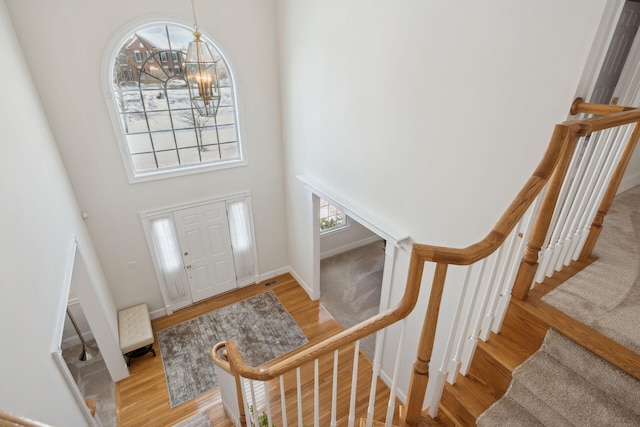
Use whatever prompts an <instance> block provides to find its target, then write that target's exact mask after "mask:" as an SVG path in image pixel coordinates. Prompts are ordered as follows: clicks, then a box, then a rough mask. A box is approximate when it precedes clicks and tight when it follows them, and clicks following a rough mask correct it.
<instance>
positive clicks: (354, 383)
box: [349, 340, 360, 427]
mask: <svg viewBox="0 0 640 427" xmlns="http://www.w3.org/2000/svg"><path fill="white" fill-rule="evenodd" d="M359 356H360V340H358V341H356V344H355V347H354V350H353V373H352V374H351V398H350V400H349V427H353V425H354V423H355V421H356V388H357V387H358V358H359Z"/></svg>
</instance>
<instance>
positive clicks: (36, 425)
mask: <svg viewBox="0 0 640 427" xmlns="http://www.w3.org/2000/svg"><path fill="white" fill-rule="evenodd" d="M7 423H11V424H7ZM0 425H11V426H22V427H51V426H50V425H49V424H44V423H41V422H38V421H33V420H30V419H28V418H24V417H18V416H17V415H12V414H9V413H8V412H4V411H0Z"/></svg>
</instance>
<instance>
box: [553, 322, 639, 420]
mask: <svg viewBox="0 0 640 427" xmlns="http://www.w3.org/2000/svg"><path fill="white" fill-rule="evenodd" d="M549 334H550V335H552V338H553V339H548V340H545V341H544V342H543V344H542V347H541V350H543V351H544V352H546V353H547V354H550V355H551V356H553V357H554V358H555V359H557V360H558V361H559V362H560V363H562V364H564V365H565V366H567V367H568V368H570V369H571V370H573V371H574V372H575V373H577V374H578V375H580V376H581V377H583V378H584V379H585V380H587V381H589V382H591V383H593V384H597V385H598V387H599V388H600V390H602V391H603V392H604V393H605V394H606V395H607V396H608V397H609V398H610V399H612V400H613V401H615V402H617V403H618V405H620V406H623V407H625V408H626V409H628V410H629V411H631V412H633V413H634V414H636V415H640V386H639V384H638V381H637V380H636V379H635V378H633V377H632V376H631V375H629V374H627V373H626V372H624V371H622V370H620V369H618V368H616V367H615V366H614V365H612V364H610V363H609V362H607V361H605V360H603V359H601V358H600V357H598V356H596V355H595V354H593V353H592V352H590V351H589V350H587V349H586V348H584V347H582V346H580V345H578V344H576V343H575V342H573V341H572V340H570V339H569V338H567V337H565V336H564V335H562V334H560V333H559V332H557V331H555V330H554V329H551V330H549ZM577 355H578V356H577Z"/></svg>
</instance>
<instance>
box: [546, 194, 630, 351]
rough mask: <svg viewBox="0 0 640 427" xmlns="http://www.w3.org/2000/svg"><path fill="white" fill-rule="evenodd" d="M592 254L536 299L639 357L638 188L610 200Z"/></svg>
mask: <svg viewBox="0 0 640 427" xmlns="http://www.w3.org/2000/svg"><path fill="white" fill-rule="evenodd" d="M594 254H595V255H597V256H598V257H599V259H598V260H597V261H596V262H594V263H593V264H591V265H590V266H588V267H587V268H585V269H584V270H583V271H581V272H579V273H578V274H576V275H575V276H573V277H572V278H571V279H569V280H568V281H566V282H565V283H564V284H562V285H561V286H559V287H558V288H556V289H555V290H554V291H552V292H550V293H549V294H547V295H546V296H545V297H544V298H543V299H542V300H543V301H544V302H546V303H548V304H550V305H552V306H554V307H556V308H557V309H559V310H561V311H562V312H564V313H566V314H568V315H570V316H571V317H573V318H575V319H577V320H579V321H581V322H582V323H584V324H586V325H588V326H590V327H591V328H593V329H595V330H597V331H599V332H600V333H602V334H603V335H606V336H608V337H610V338H611V339H613V340H615V341H617V342H619V343H620V344H622V345H624V346H625V347H627V348H630V349H632V350H633V351H635V352H636V353H640V327H639V326H640V186H637V187H634V188H632V189H630V190H628V191H626V192H624V193H622V194H620V195H618V196H617V197H616V199H615V200H614V203H613V204H612V206H611V209H610V210H609V213H608V214H607V216H606V217H605V221H604V227H603V229H602V232H601V233H600V238H599V239H598V242H597V244H596V246H595V248H594Z"/></svg>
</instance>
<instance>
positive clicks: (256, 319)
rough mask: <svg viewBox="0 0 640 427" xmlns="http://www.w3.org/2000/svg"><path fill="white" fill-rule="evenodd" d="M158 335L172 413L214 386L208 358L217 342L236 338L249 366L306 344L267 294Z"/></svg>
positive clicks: (286, 313)
mask: <svg viewBox="0 0 640 427" xmlns="http://www.w3.org/2000/svg"><path fill="white" fill-rule="evenodd" d="M157 336H158V343H159V346H160V354H161V356H162V363H163V364H164V372H165V376H166V378H167V387H168V388H169V401H170V404H171V407H172V408H174V407H176V406H178V405H180V404H182V403H184V402H186V401H188V400H190V399H193V398H194V397H196V396H199V395H200V394H202V393H204V392H206V391H208V390H211V389H213V388H214V387H215V386H216V385H217V381H216V375H215V371H214V365H213V362H212V361H211V358H210V357H209V353H210V351H211V348H212V347H213V346H214V345H215V344H216V343H218V342H220V341H225V340H228V339H231V338H233V339H235V340H236V342H237V343H238V347H239V349H240V352H241V353H242V355H243V357H244V359H245V362H246V363H247V364H248V365H251V366H259V365H262V364H264V363H266V362H268V361H270V360H273V359H275V358H277V357H279V356H282V355H283V354H286V353H288V352H290V351H292V350H295V349H296V348H298V347H300V346H302V345H304V344H306V343H307V342H308V340H307V338H306V337H305V336H304V334H303V333H302V331H301V330H300V328H299V327H298V325H297V324H296V322H295V321H294V320H293V318H292V317H291V315H290V314H289V313H288V312H287V310H286V309H285V308H284V307H283V306H282V304H281V303H280V301H279V300H278V298H277V297H276V296H275V294H274V293H273V292H272V291H268V292H266V293H263V294H260V295H256V296H255V297H252V298H249V299H246V300H243V301H240V302H237V303H235V304H231V305H229V306H227V307H223V308H220V309H218V310H215V311H212V312H211V313H207V314H205V315H203V316H200V317H197V318H195V319H192V320H189V321H187V322H184V323H181V324H179V325H175V326H172V327H170V328H167V329H163V330H161V331H158V332H157Z"/></svg>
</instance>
